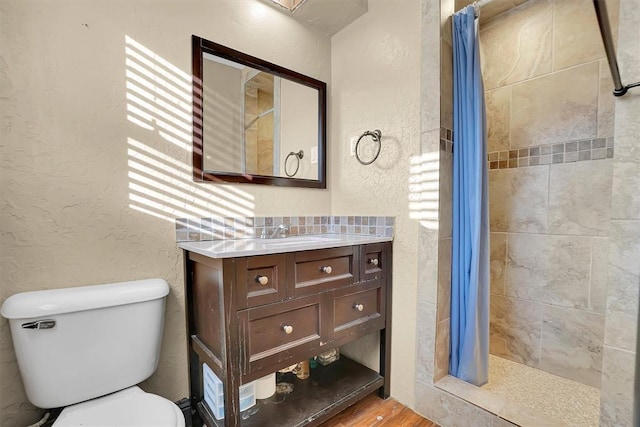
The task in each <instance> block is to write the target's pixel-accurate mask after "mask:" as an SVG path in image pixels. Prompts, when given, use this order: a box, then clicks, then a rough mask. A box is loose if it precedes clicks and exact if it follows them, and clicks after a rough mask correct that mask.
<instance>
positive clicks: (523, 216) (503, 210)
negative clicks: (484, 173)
mask: <svg viewBox="0 0 640 427" xmlns="http://www.w3.org/2000/svg"><path fill="white" fill-rule="evenodd" d="M548 173H549V167H548V166H538V167H535V168H518V169H500V170H492V171H489V220H490V222H491V231H493V232H495V231H514V232H523V233H527V232H529V233H542V232H545V231H546V229H547V208H548V186H549V185H548V179H549V176H548Z"/></svg>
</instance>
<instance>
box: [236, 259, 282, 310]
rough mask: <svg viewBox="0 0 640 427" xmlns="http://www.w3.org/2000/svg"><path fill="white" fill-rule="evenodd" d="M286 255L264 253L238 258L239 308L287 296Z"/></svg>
mask: <svg viewBox="0 0 640 427" xmlns="http://www.w3.org/2000/svg"><path fill="white" fill-rule="evenodd" d="M285 260H286V257H285V255H282V254H279V255H262V256H254V257H249V258H241V259H239V260H238V266H237V270H236V279H237V283H238V288H237V292H238V294H237V296H238V308H240V309H242V308H247V307H257V306H259V305H265V304H271V303H274V302H278V301H281V300H283V299H285V297H286V287H285V280H284V277H285V272H286V268H285Z"/></svg>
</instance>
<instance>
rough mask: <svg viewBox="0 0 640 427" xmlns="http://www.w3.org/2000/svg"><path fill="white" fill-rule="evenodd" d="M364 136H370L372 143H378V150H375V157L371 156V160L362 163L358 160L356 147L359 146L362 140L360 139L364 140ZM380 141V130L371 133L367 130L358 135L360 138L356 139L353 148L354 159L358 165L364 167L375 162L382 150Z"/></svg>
mask: <svg viewBox="0 0 640 427" xmlns="http://www.w3.org/2000/svg"><path fill="white" fill-rule="evenodd" d="M365 136H370V137H371V139H373V141H374V142H377V143H378V149H377V150H376V155H375V156H373V159H371V160H369V161H368V162H365V161H363V160H362V159H361V158H360V155H359V154H358V146H359V145H360V141H361V140H362V138H364V137H365ZM381 139H382V132H380V129H376V130H373V131H370V130H368V131H366V132H365V133H363V134H362V135H360V138H358V142H356V147H355V152H356V153H355V154H356V159H358V161H359V162H360V164H362V165H365V166H366V165H370V164H371V163H373V162H375V161H376V159H377V158H378V156H379V155H380V149H381V148H382V144H381V142H380V140H381Z"/></svg>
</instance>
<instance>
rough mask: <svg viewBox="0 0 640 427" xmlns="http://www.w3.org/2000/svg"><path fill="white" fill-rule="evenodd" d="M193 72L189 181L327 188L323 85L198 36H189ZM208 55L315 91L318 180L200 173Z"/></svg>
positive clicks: (202, 166)
mask: <svg viewBox="0 0 640 427" xmlns="http://www.w3.org/2000/svg"><path fill="white" fill-rule="evenodd" d="M191 48H192V49H191V55H192V71H193V81H192V85H193V180H194V181H198V182H217V183H224V182H235V183H252V184H264V185H276V186H283V187H307V188H327V183H326V173H327V164H326V159H327V137H326V128H327V114H326V106H327V84H326V83H325V82H322V81H320V80H316V79H314V78H311V77H308V76H305V75H303V74H300V73H297V72H295V71H292V70H289V69H287V68H284V67H281V66H279V65H276V64H272V63H270V62H267V61H264V60H262V59H259V58H256V57H254V56H251V55H247V54H245V53H242V52H239V51H237V50H233V49H231V48H228V47H226V46H222V45H220V44H217V43H214V42H212V41H209V40H206V39H203V38H201V37H198V36H195V35H192V36H191ZM205 53H209V54H211V55H214V56H218V57H221V58H224V59H227V60H230V61H233V62H237V63H239V64H242V65H246V66H249V67H252V68H255V69H258V70H260V71H265V72H267V73H271V74H273V75H275V76H278V77H281V78H284V79H287V80H290V81H293V82H296V83H299V84H301V85H304V86H308V87H310V88H313V89H316V90H317V91H318V179H317V180H312V179H301V178H286V177H279V176H266V175H250V174H240V173H231V172H221V171H211V170H204V156H203V145H204V144H203V111H202V107H203V100H202V94H203V90H202V89H203V86H202V78H203V65H202V63H203V54H205Z"/></svg>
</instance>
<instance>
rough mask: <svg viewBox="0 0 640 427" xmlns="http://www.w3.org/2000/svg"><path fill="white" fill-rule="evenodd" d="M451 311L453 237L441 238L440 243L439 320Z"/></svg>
mask: <svg viewBox="0 0 640 427" xmlns="http://www.w3.org/2000/svg"><path fill="white" fill-rule="evenodd" d="M450 312H451V239H450V238H449V239H441V240H440V241H439V244H438V321H442V320H444V319H446V318H448V317H449V315H450Z"/></svg>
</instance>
